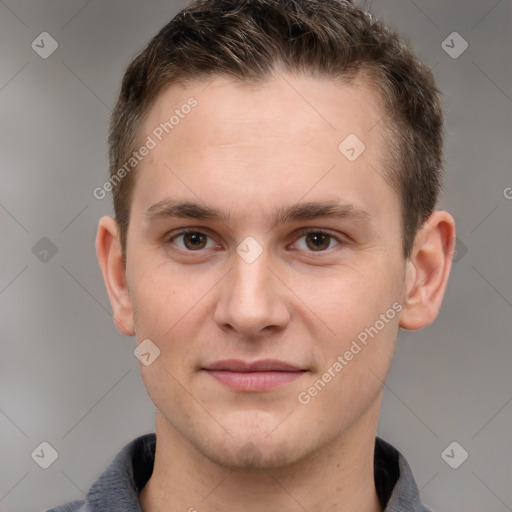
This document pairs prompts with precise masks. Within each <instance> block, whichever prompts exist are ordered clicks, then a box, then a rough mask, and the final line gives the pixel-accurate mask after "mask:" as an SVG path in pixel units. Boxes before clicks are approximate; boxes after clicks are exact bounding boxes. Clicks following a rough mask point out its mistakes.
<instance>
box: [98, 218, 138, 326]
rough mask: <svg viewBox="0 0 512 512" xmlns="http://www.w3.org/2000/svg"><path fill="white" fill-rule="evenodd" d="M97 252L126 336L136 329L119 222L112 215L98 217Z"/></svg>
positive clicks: (112, 305)
mask: <svg viewBox="0 0 512 512" xmlns="http://www.w3.org/2000/svg"><path fill="white" fill-rule="evenodd" d="M96 255H97V257H98V262H99V265H100V268H101V272H102V274H103V279H104V281H105V286H106V287H107V293H108V298H109V300H110V306H111V307H112V311H113V317H114V323H115V325H116V328H117V329H118V331H120V332H121V333H123V334H125V335H127V336H133V335H134V334H135V329H134V321H133V310H132V305H131V299H130V294H129V290H128V285H127V281H126V268H125V265H124V263H123V255H122V251H121V241H120V239H119V231H118V228H117V223H116V221H115V219H114V218H112V217H108V216H106V217H102V218H101V219H100V221H99V224H98V232H97V234H96Z"/></svg>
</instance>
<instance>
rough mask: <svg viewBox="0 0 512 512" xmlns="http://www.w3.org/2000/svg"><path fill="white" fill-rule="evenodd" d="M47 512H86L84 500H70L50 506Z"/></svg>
mask: <svg viewBox="0 0 512 512" xmlns="http://www.w3.org/2000/svg"><path fill="white" fill-rule="evenodd" d="M45 512H85V502H84V500H75V501H69V502H68V503H64V504H62V505H58V506H57V507H54V508H49V509H47V510H46V511H45Z"/></svg>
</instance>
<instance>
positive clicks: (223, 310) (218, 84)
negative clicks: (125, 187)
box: [126, 75, 405, 468]
mask: <svg viewBox="0 0 512 512" xmlns="http://www.w3.org/2000/svg"><path fill="white" fill-rule="evenodd" d="M190 98H194V100H190ZM194 101H195V102H196V103H195V104H194ZM187 103H188V104H189V105H192V104H194V106H193V107H191V108H185V107H183V106H184V105H186V104H187ZM176 110H178V112H177V113H176V115H175V119H173V120H172V121H171V122H172V129H170V128H169V126H167V129H168V131H169V133H168V134H167V133H166V132H165V130H163V129H162V125H161V123H164V122H165V121H169V119H170V117H171V116H172V115H173V114H174V113H175V111H176ZM382 112H383V110H382V107H381V105H380V103H379V97H378V95H377V94H376V92H375V91H374V90H373V89H372V88H371V87H370V86H369V85H367V84H365V83H364V82H362V81H360V82H357V83H353V84H339V83H334V82H331V81H324V80H320V79H317V78H312V77H301V78H293V77H292V76H290V75H280V76H276V77H275V78H273V79H272V80H270V81H268V82H267V83H266V84H265V85H263V86H259V87H255V86H254V87H247V86H245V87H240V86H237V85H235V84H234V83H232V82H230V81H229V80H227V79H223V78H220V77H217V78H216V79H215V80H214V81H213V82H204V83H196V84H194V85H188V86H187V87H178V86H173V87H171V88H169V89H168V90H166V91H164V92H163V93H162V94H161V95H160V97H159V98H158V99H157V101H156V102H155V104H154V105H153V107H152V109H151V111H150V112H149V115H148V117H147V118H146V119H145V122H144V125H143V126H142V130H141V132H140V143H141V144H143V143H144V142H147V141H149V139H148V137H150V138H151V140H152V141H153V142H154V143H155V144H154V147H152V148H151V149H150V151H149V152H148V154H147V156H145V157H144V158H143V159H142V161H141V163H140V164H139V167H138V170H137V173H138V174H137V179H136V182H135V186H134V189H133V196H132V206H131V218H130V225H129V230H128V238H127V266H126V280H127V285H128V289H129V296H130V303H131V310H132V312H133V322H134V326H135V332H136V338H137V342H138V343H140V342H142V341H143V340H145V339H150V340H151V342H152V343H153V344H154V345H155V346H156V347H158V349H159V350H160V355H159V357H158V358H157V359H155V361H154V362H153V363H152V364H150V365H148V366H145V365H143V364H141V371H142V376H143V380H144V383H145V385H146V388H147V391H148V393H149V396H150V397H151V399H152V400H153V402H154V404H155V406H156V407H157V410H158V411H159V415H160V417H161V418H162V420H163V421H164V422H165V425H166V428H168V429H169V431H172V432H174V433H175V434H176V435H177V436H179V437H180V438H181V439H182V440H183V442H184V443H185V444H187V445H188V446H190V447H193V449H195V450H197V451H198V452H200V453H201V454H203V455H205V456H206V457H208V458H209V459H210V460H212V461H214V462H217V463H219V464H222V465H227V466H237V467H244V466H245V467H249V466H257V467H269V468H270V467H277V466H282V465H286V464H291V463H293V462H296V461H299V460H301V459H303V458H305V457H307V456H308V455H311V454H313V453H315V452H318V451H319V450H321V449H322V448H324V447H326V446H328V445H329V444H330V443H333V442H336V441H337V440H341V439H343V438H344V436H345V437H346V436H347V435H348V433H349V432H350V431H352V430H353V429H355V428H356V427H357V426H358V425H361V424H362V422H364V421H366V420H365V418H366V419H367V418H368V417H369V416H371V417H372V418H374V419H375V418H376V414H377V413H376V411H378V406H379V402H380V396H381V392H382V386H383V384H382V380H384V378H385V375H386V373H387V370H388V368H389V364H390V361H391V357H392V353H393V349H394V344H395V339H396V334H397V330H398V322H399V311H400V308H401V305H400V302H401V300H402V297H403V287H404V268H405V265H404V260H403V258H402V245H401V244H402V241H401V240H402V239H401V223H400V219H401V215H400V201H399V197H398V195H397V194H396V192H395V191H394V190H393V189H392V188H391V187H390V186H389V185H388V183H387V182H386V181H384V179H383V178H382V175H384V171H385V169H383V164H382V162H383V157H384V151H385V142H386V141H385V134H384V133H383V131H382V129H381V125H380V124H379V119H380V117H381V115H382ZM177 118H179V121H176V120H177ZM159 127H160V130H159V129H158V128H159ZM351 134H353V135H351ZM354 135H355V136H356V137H357V138H358V139H359V140H358V139H355V138H354ZM347 137H349V138H348V139H347V140H346V141H345V139H346V138H347ZM160 139H161V140H160ZM343 141H345V142H343ZM340 144H341V146H340ZM363 144H364V147H363ZM148 145H150V146H153V144H151V143H149V144H148ZM362 149H364V151H362V152H361V150H362ZM359 153H360V154H359ZM184 203H188V204H184ZM192 203H193V204H194V205H195V206H194V205H192Z"/></svg>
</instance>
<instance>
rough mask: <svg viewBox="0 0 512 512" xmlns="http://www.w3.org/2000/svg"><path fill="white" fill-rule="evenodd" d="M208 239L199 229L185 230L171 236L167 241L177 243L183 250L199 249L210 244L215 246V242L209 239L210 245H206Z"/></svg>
mask: <svg viewBox="0 0 512 512" xmlns="http://www.w3.org/2000/svg"><path fill="white" fill-rule="evenodd" d="M208 239H209V237H208V235H205V234H204V233H201V232H200V231H185V232H182V233H178V234H177V235H174V236H173V237H171V238H170V239H169V243H173V244H175V245H177V246H178V247H179V248H180V249H183V250H184V251H200V250H201V249H205V248H209V247H212V244H213V246H215V243H214V242H213V240H211V241H210V246H208V247H207V245H208V242H209V240H208Z"/></svg>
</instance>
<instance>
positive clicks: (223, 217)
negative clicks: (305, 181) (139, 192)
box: [144, 199, 372, 227]
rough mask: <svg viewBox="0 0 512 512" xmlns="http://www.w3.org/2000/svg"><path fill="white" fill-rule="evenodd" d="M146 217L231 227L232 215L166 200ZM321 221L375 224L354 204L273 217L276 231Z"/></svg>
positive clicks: (284, 211) (302, 207) (297, 209)
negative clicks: (297, 223)
mask: <svg viewBox="0 0 512 512" xmlns="http://www.w3.org/2000/svg"><path fill="white" fill-rule="evenodd" d="M144 215H145V217H146V219H147V220H148V221H152V220H158V219H166V218H186V219H196V220H213V221H220V222H223V223H225V224H227V225H228V226H229V224H230V219H231V215H230V214H229V213H228V212H224V211H222V210H219V209H218V208H215V207H212V206H207V205H202V204H199V203H196V202H193V201H175V200H172V199H163V200H162V201H159V202H158V203H155V204H154V205H153V206H150V207H149V208H148V209H147V210H146V213H145V214H144ZM319 218H322V219H328V218H332V219H340V220H341V219H349V220H353V221H357V222H365V223H371V221H372V216H371V215H370V213H368V212H367V211H365V210H363V209H360V208H358V207H356V206H354V205H353V204H344V203H340V202H337V201H320V202H318V201H314V202H307V203H297V204H294V205H292V206H287V207H283V208H278V209H277V210H276V211H274V213H273V223H274V224H273V227H275V226H277V225H279V224H285V223H287V222H291V221H297V220H314V219H319Z"/></svg>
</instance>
